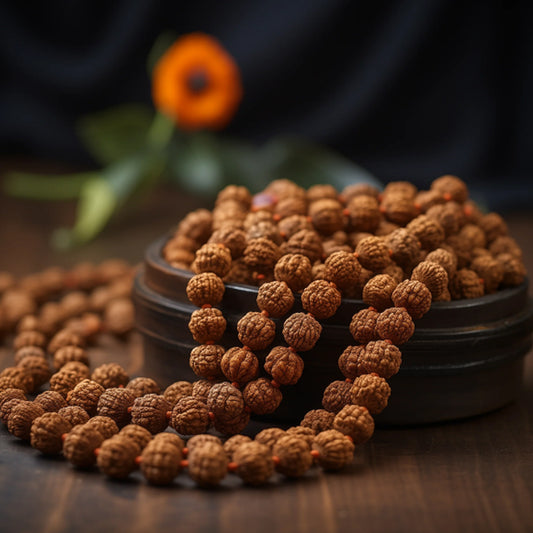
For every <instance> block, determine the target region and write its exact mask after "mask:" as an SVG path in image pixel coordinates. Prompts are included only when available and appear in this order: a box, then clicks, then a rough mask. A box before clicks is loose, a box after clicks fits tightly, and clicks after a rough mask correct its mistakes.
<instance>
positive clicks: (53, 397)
mask: <svg viewBox="0 0 533 533" xmlns="http://www.w3.org/2000/svg"><path fill="white" fill-rule="evenodd" d="M34 401H35V403H37V404H39V405H40V406H41V407H42V408H43V409H44V410H45V411H46V412H49V413H51V412H57V411H59V409H61V408H63V407H66V406H67V401H66V400H65V398H64V397H63V396H62V395H61V394H59V392H56V391H51V390H47V391H44V392H41V394H38V395H37V396H36V397H35V400H34Z"/></svg>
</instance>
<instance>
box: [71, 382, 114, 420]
mask: <svg viewBox="0 0 533 533" xmlns="http://www.w3.org/2000/svg"><path fill="white" fill-rule="evenodd" d="M104 390H105V389H104V387H103V386H102V385H100V383H97V382H96V381H93V380H91V379H84V380H83V381H80V382H79V383H78V384H77V385H76V386H75V387H74V388H73V389H72V390H71V391H69V392H68V394H67V402H68V403H69V404H70V405H77V406H79V407H81V408H83V409H85V411H87V412H88V413H89V415H91V416H93V415H95V414H96V407H97V405H98V400H99V399H100V396H101V395H102V394H103V392H104Z"/></svg>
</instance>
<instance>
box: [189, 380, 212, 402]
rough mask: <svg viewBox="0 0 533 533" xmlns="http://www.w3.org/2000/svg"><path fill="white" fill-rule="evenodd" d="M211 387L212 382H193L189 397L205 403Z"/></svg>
mask: <svg viewBox="0 0 533 533" xmlns="http://www.w3.org/2000/svg"><path fill="white" fill-rule="evenodd" d="M212 386H213V382H212V381H209V380H207V379H199V380H198V381H195V382H194V384H193V386H192V392H191V395H192V396H194V397H195V398H198V399H199V400H202V402H207V395H208V394H209V391H210V390H211V387H212Z"/></svg>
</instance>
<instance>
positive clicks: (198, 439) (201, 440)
mask: <svg viewBox="0 0 533 533" xmlns="http://www.w3.org/2000/svg"><path fill="white" fill-rule="evenodd" d="M206 442H214V443H216V444H220V445H221V446H222V441H221V440H220V439H219V438H218V437H217V436H216V435H210V434H209V433H205V434H202V435H195V436H194V437H191V438H190V439H189V440H188V441H187V449H188V450H189V451H191V450H192V449H193V448H194V447H195V446H201V445H202V444H205V443H206Z"/></svg>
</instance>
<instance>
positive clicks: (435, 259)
mask: <svg viewBox="0 0 533 533" xmlns="http://www.w3.org/2000/svg"><path fill="white" fill-rule="evenodd" d="M425 260H426V261H429V262H430V263H438V264H439V265H440V266H441V267H442V268H444V270H446V272H447V274H448V279H450V278H451V276H453V274H455V271H456V270H457V256H456V255H455V253H454V252H453V251H452V250H451V249H450V250H445V249H444V248H437V249H436V250H433V251H432V252H429V254H427V255H426V258H425Z"/></svg>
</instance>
